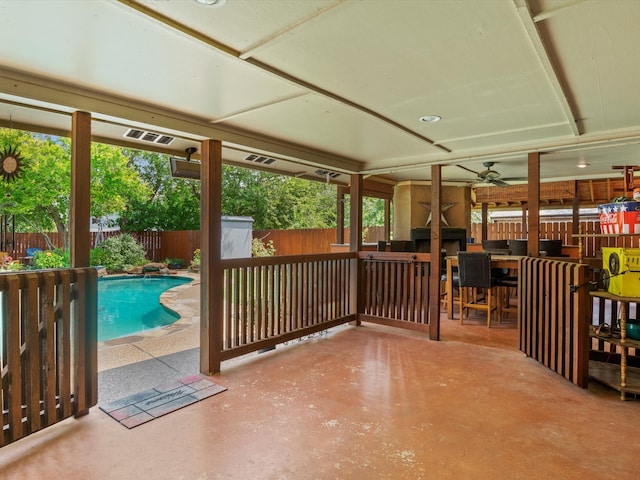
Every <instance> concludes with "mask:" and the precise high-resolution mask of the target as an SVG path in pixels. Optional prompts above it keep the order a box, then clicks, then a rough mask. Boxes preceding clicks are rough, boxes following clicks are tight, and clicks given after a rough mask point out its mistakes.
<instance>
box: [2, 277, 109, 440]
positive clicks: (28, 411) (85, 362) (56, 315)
mask: <svg viewBox="0 0 640 480" xmlns="http://www.w3.org/2000/svg"><path fill="white" fill-rule="evenodd" d="M0 298H1V300H0V301H1V305H2V310H1V312H0V320H1V326H0V333H1V337H2V344H1V345H0V371H1V372H2V373H1V379H2V388H1V393H2V398H1V403H2V435H1V436H0V446H2V445H6V444H8V443H11V442H14V441H16V440H18V439H20V438H23V437H25V436H27V435H29V434H31V433H34V432H36V431H38V430H41V429H42V428H45V427H47V426H50V425H52V424H54V423H57V422H60V421H61V420H63V419H65V418H67V417H70V416H72V415H75V416H81V415H84V414H86V413H88V411H89V408H90V407H92V406H93V405H95V404H96V403H97V334H96V332H97V272H96V270H95V269H93V268H77V269H66V270H43V271H37V272H36V271H33V272H20V273H4V274H0Z"/></svg>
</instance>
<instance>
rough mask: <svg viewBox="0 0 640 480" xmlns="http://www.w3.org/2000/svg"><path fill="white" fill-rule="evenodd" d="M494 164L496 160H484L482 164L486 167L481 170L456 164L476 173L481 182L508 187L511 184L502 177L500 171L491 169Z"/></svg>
mask: <svg viewBox="0 0 640 480" xmlns="http://www.w3.org/2000/svg"><path fill="white" fill-rule="evenodd" d="M494 164H495V162H484V163H483V164H482V165H483V166H484V167H485V170H482V171H481V172H476V171H475V170H471V169H470V168H467V167H465V166H464V165H456V166H457V167H460V168H462V169H463V170H466V171H467V172H471V173H475V175H476V178H477V181H478V182H479V183H491V184H493V185H496V186H498V187H508V186H509V184H508V183H507V182H505V181H504V180H501V179H500V173H499V172H497V171H495V170H492V169H491V167H493V165H494Z"/></svg>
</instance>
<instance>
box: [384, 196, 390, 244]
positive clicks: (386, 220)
mask: <svg viewBox="0 0 640 480" xmlns="http://www.w3.org/2000/svg"><path fill="white" fill-rule="evenodd" d="M384 240H385V241H386V242H388V241H389V240H391V200H389V199H387V198H385V199H384Z"/></svg>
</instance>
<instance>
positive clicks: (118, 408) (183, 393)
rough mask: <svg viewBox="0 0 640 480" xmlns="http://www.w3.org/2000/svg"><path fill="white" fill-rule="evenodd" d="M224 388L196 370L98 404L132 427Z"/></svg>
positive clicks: (123, 423)
mask: <svg viewBox="0 0 640 480" xmlns="http://www.w3.org/2000/svg"><path fill="white" fill-rule="evenodd" d="M225 390H226V387H221V386H220V385H217V384H215V383H213V382H211V381H210V380H208V379H207V378H205V377H204V376H202V375H199V374H196V375H190V376H188V377H185V378H181V379H180V380H176V381H175V382H171V383H167V384H166V385H162V386H160V387H155V388H152V389H150V390H145V391H144V392H140V393H136V394H135V395H131V396H129V397H126V398H123V399H121V400H116V401H115V402H111V403H107V404H105V405H100V410H102V411H103V412H105V413H106V414H107V415H109V416H110V417H111V418H113V419H114V420H115V421H117V422H119V423H121V424H122V425H124V426H125V427H127V428H134V427H137V426H138V425H142V424H143V423H147V422H150V421H151V420H155V419H156V418H158V417H161V416H163V415H166V414H168V413H171V412H175V411H176V410H179V409H181V408H183V407H186V406H187V405H191V404H192V403H196V402H199V401H200V400H203V399H205V398H208V397H211V396H213V395H216V394H218V393H220V392H224V391H225Z"/></svg>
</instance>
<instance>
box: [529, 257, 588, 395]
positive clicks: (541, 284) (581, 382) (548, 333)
mask: <svg viewBox="0 0 640 480" xmlns="http://www.w3.org/2000/svg"><path fill="white" fill-rule="evenodd" d="M518 276H519V280H518V282H519V285H520V294H519V296H518V303H519V306H518V310H519V312H520V350H522V351H523V352H524V353H525V354H527V355H528V356H530V357H532V358H534V359H535V360H537V361H538V362H540V363H542V364H543V365H545V366H547V367H549V368H550V369H551V370H553V371H554V372H556V373H558V374H560V375H562V376H564V377H565V378H566V379H567V380H570V381H571V382H573V383H575V384H576V385H578V386H580V387H583V388H586V387H587V382H588V375H589V322H590V311H591V310H590V302H591V299H590V297H589V288H588V285H589V280H590V276H591V269H590V267H589V266H587V265H584V264H580V263H572V262H561V261H555V260H547V259H542V258H533V257H531V258H523V259H522V260H521V262H520V267H519V269H518Z"/></svg>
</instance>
